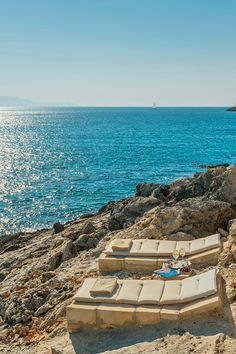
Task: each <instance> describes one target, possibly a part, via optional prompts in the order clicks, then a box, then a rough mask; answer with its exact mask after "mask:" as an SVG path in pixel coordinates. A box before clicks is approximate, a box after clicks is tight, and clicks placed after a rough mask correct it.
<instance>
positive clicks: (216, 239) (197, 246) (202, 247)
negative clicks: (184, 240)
mask: <svg viewBox="0 0 236 354" xmlns="http://www.w3.org/2000/svg"><path fill="white" fill-rule="evenodd" d="M217 247H220V234H215V235H211V236H207V237H204V238H198V239H197V240H192V241H191V246H190V254H196V253H199V252H204V251H207V250H209V249H212V248H217Z"/></svg>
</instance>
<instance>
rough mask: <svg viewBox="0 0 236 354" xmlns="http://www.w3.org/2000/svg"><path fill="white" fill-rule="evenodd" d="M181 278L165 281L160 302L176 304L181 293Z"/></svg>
mask: <svg viewBox="0 0 236 354" xmlns="http://www.w3.org/2000/svg"><path fill="white" fill-rule="evenodd" d="M181 286H182V281H181V280H168V281H165V286H164V290H163V294H162V297H161V300H160V303H161V304H166V305H167V304H178V303H179V301H180V293H181Z"/></svg>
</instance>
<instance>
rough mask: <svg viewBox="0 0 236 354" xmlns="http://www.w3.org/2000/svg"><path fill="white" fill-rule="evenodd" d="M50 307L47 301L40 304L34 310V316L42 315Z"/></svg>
mask: <svg viewBox="0 0 236 354" xmlns="http://www.w3.org/2000/svg"><path fill="white" fill-rule="evenodd" d="M51 308H52V306H51V305H50V304H48V303H46V304H44V305H42V306H41V307H40V308H39V309H38V310H37V311H36V312H35V316H36V317H38V316H42V315H44V314H45V313H46V312H48V311H49V310H50V309H51Z"/></svg>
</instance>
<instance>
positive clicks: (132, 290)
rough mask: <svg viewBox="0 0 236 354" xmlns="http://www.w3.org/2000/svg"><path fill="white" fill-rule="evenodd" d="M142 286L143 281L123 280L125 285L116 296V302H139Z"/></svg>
mask: <svg viewBox="0 0 236 354" xmlns="http://www.w3.org/2000/svg"><path fill="white" fill-rule="evenodd" d="M142 287H143V282H142V281H139V280H123V285H122V287H121V290H120V292H119V294H118V296H117V298H116V302H117V303H122V304H137V303H138V298H139V295H140V292H141V290H142Z"/></svg>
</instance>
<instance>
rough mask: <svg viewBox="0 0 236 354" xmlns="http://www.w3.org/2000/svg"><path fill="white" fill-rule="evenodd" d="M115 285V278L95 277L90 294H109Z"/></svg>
mask: <svg viewBox="0 0 236 354" xmlns="http://www.w3.org/2000/svg"><path fill="white" fill-rule="evenodd" d="M116 287H117V280H116V279H97V280H96V282H95V284H94V285H93V287H92V289H91V290H90V295H91V296H104V295H111V294H112V293H113V292H114V290H115V289H116Z"/></svg>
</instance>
